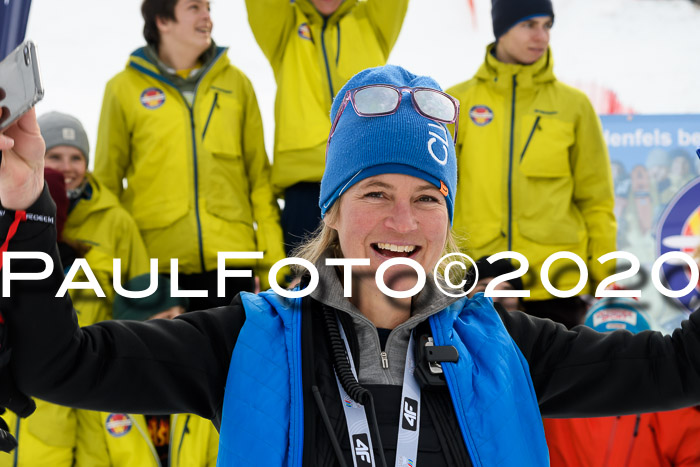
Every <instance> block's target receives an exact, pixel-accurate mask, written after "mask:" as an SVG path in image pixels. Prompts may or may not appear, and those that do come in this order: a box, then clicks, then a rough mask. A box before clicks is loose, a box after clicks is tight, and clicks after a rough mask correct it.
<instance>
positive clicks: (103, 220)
mask: <svg viewBox="0 0 700 467" xmlns="http://www.w3.org/2000/svg"><path fill="white" fill-rule="evenodd" d="M38 121H39V126H40V128H41V134H42V136H43V137H44V140H45V141H46V156H45V163H46V166H47V167H49V168H51V169H54V170H57V171H58V172H60V173H62V174H63V177H64V181H65V186H66V190H67V194H68V200H69V205H68V215H67V218H66V222H65V224H64V227H63V232H62V236H63V239H64V240H66V241H69V242H70V243H71V245H73V246H74V247H75V249H76V250H78V252H77V253H78V254H77V256H78V257H84V259H85V261H86V262H87V265H88V266H89V271H86V269H84V268H79V269H78V270H77V274H76V275H75V276H74V278H73V281H74V282H87V281H88V276H87V275H86V274H89V273H90V272H92V273H93V274H94V276H95V278H96V279H97V282H98V284H99V288H100V290H101V291H102V292H104V295H105V296H104V298H102V297H98V296H97V294H96V292H95V290H94V289H71V290H70V294H71V298H72V300H73V306H74V307H75V309H76V310H77V312H78V320H79V322H80V325H81V326H87V325H90V324H93V323H96V322H98V321H103V320H105V319H112V303H113V301H114V295H115V293H114V287H113V280H112V276H113V273H114V267H113V266H114V265H113V260H114V259H115V258H118V259H120V260H121V277H120V278H119V280H120V284H124V283H125V282H126V281H127V280H128V279H130V278H132V277H136V276H139V275H141V274H145V273H147V272H148V271H149V261H148V254H147V253H146V247H145V246H144V244H143V240H142V239H141V235H140V233H139V230H138V228H137V226H136V223H135V222H134V220H133V219H132V218H131V216H130V215H129V214H128V213H127V212H126V211H125V210H124V209H123V208H122V207H121V206H120V205H119V200H118V199H117V198H116V196H114V195H113V194H112V193H111V192H110V191H109V190H107V189H105V188H104V186H103V185H102V184H101V183H100V182H99V181H98V180H96V179H95V177H93V176H92V174H90V173H89V172H88V171H87V167H88V157H89V144H88V139H87V134H86V133H85V130H84V128H83V126H82V124H81V123H80V121H79V120H78V119H76V118H75V117H72V116H70V115H67V114H63V113H60V112H49V113H46V114H44V115H42V116H41V117H39V119H38ZM63 266H64V267H65V268H67V269H68V268H69V267H70V266H71V265H70V264H64V265H63Z"/></svg>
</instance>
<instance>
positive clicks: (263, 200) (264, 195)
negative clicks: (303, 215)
mask: <svg viewBox="0 0 700 467" xmlns="http://www.w3.org/2000/svg"><path fill="white" fill-rule="evenodd" d="M245 84H246V88H247V92H246V101H245V117H244V119H243V131H242V132H241V134H242V135H243V142H242V147H243V158H244V161H245V167H246V172H247V175H248V180H249V182H250V202H251V207H252V209H253V219H255V223H256V224H257V230H256V240H257V246H258V250H259V251H262V252H263V253H264V255H265V256H264V257H263V259H261V260H259V261H258V266H257V268H256V274H257V275H258V276H259V277H260V287H261V289H262V290H267V289H268V288H269V283H268V277H267V276H268V271H269V269H270V267H271V266H272V265H273V264H274V263H276V262H277V261H278V260H280V259H282V258H284V257H285V254H284V246H283V240H282V228H281V227H280V215H279V206H278V205H277V200H276V198H275V196H274V194H273V189H272V184H271V182H270V162H269V160H268V159H267V154H266V153H265V142H264V138H263V127H262V119H261V117H260V109H259V108H258V101H257V99H256V98H255V91H254V90H253V86H252V85H251V84H250V81H248V80H247V78H246V80H245ZM278 283H279V281H278Z"/></svg>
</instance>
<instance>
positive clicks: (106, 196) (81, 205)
mask: <svg viewBox="0 0 700 467" xmlns="http://www.w3.org/2000/svg"><path fill="white" fill-rule="evenodd" d="M85 177H86V178H87V181H88V183H89V184H90V186H91V187H92V197H91V198H90V199H81V200H80V201H78V202H77V203H76V205H75V208H73V210H72V211H71V212H70V213H69V215H68V219H66V225H79V224H82V223H83V222H85V219H87V218H88V217H89V216H91V215H92V214H94V213H96V212H99V211H105V210H107V209H110V208H113V207H115V206H119V201H118V200H117V197H116V196H115V195H113V194H112V192H110V191H109V190H107V189H106V188H105V187H103V186H102V184H101V183H100V182H98V181H97V179H96V178H95V177H94V176H93V175H92V174H91V173H86V174H85Z"/></svg>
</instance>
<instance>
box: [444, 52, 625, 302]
mask: <svg viewBox="0 0 700 467" xmlns="http://www.w3.org/2000/svg"><path fill="white" fill-rule="evenodd" d="M492 49H493V44H492V45H490V46H488V48H487V52H486V60H485V62H484V63H483V65H482V66H481V68H480V69H479V71H478V72H477V73H476V75H475V76H474V77H473V78H472V79H471V80H469V81H466V82H464V83H461V84H459V85H457V86H455V87H453V88H451V89H448V90H447V92H448V93H449V94H451V95H453V96H454V97H456V98H457V99H459V101H460V103H461V108H460V111H461V113H460V119H459V129H458V135H457V147H456V149H457V167H458V185H457V197H456V200H455V220H454V227H455V229H456V233H457V234H458V235H460V236H462V237H463V239H464V240H463V246H464V247H465V250H466V252H467V253H468V254H469V255H470V256H472V257H473V258H474V259H475V260H476V259H478V258H479V257H481V256H483V255H489V254H493V253H497V252H500V251H506V250H511V251H516V252H518V253H521V254H523V255H525V256H526V257H527V258H528V261H529V263H530V267H529V271H528V276H526V277H525V278H524V279H525V283H526V286H525V288H526V289H528V288H529V289H530V290H531V296H530V298H531V299H532V300H544V299H548V298H552V297H551V295H549V293H548V292H547V291H546V290H545V289H544V287H543V286H542V284H541V281H540V270H541V267H542V263H543V262H544V260H545V259H546V258H547V257H548V256H550V255H551V254H553V253H555V252H559V251H570V252H572V253H575V254H577V255H578V256H580V257H581V258H582V259H583V261H584V262H586V263H587V266H588V271H589V280H588V285H589V286H590V287H589V288H588V289H586V288H584V290H583V292H582V293H589V292H591V293H592V292H594V291H595V287H596V286H597V281H599V280H600V279H602V278H604V277H606V276H608V275H609V273H611V272H612V270H613V268H614V264H613V263H614V262H613V261H611V262H607V263H605V265H601V264H600V263H599V262H598V261H597V259H598V257H600V256H601V255H603V254H605V253H609V252H612V251H615V231H616V223H615V217H614V214H613V206H614V198H613V185H612V176H611V172H610V161H609V158H608V151H607V147H606V145H605V141H604V140H603V135H602V131H601V125H600V121H599V119H598V117H597V116H596V114H595V112H594V110H593V107H592V106H591V104H590V102H589V101H588V99H587V98H586V96H585V95H584V94H583V93H582V92H580V91H578V90H576V89H574V88H571V87H569V86H567V85H565V84H562V83H561V82H559V81H557V80H556V78H555V77H554V73H553V71H552V68H553V64H552V57H551V52H550V51H549V50H548V51H547V53H546V54H545V55H544V56H543V57H542V58H540V60H538V61H537V62H535V63H534V64H532V65H529V66H524V65H515V64H505V63H501V62H499V61H498V60H497V59H496V58H495V57H494V56H493V55H492V54H491V50H492ZM572 266H573V267H572ZM562 267H565V269H566V271H562V272H561V274H558V273H557V270H558V269H560V268H562ZM549 277H550V281H551V282H552V284H553V285H554V286H556V287H557V288H559V289H560V290H563V291H566V290H570V289H572V288H574V287H575V286H576V284H577V283H578V280H579V273H578V268H576V267H575V265H574V263H573V262H571V261H568V260H560V261H557V262H556V263H554V265H553V266H552V267H551V268H550V274H549ZM528 282H529V283H530V286H529V287H528Z"/></svg>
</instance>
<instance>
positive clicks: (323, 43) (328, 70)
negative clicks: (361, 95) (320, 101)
mask: <svg viewBox="0 0 700 467" xmlns="http://www.w3.org/2000/svg"><path fill="white" fill-rule="evenodd" d="M327 25H328V18H323V27H322V28H321V48H322V49H323V60H324V62H325V63H326V77H327V78H328V89H329V90H330V92H331V102H333V97H335V93H334V92H333V81H332V80H331V68H330V66H329V65H328V54H327V53H326V26H327Z"/></svg>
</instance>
